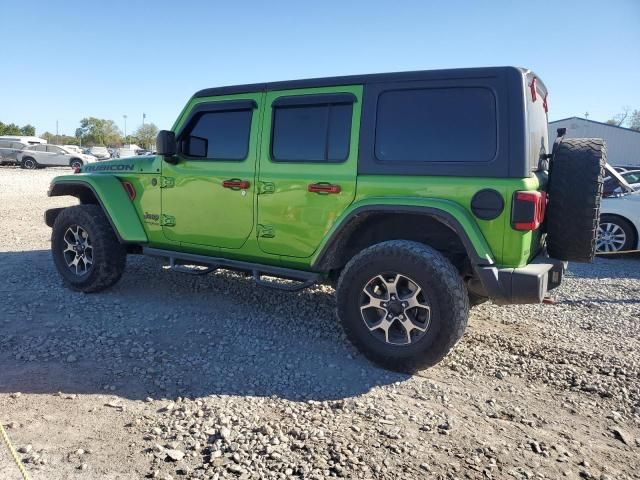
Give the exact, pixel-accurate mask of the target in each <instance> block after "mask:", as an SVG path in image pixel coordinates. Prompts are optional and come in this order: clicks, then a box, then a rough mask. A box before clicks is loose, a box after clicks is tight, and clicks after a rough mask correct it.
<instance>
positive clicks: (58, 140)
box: [56, 120, 60, 144]
mask: <svg viewBox="0 0 640 480" xmlns="http://www.w3.org/2000/svg"><path fill="white" fill-rule="evenodd" d="M56 143H57V144H59V143H60V138H59V137H58V120H56Z"/></svg>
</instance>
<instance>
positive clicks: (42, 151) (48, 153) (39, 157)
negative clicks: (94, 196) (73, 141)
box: [18, 145, 96, 169]
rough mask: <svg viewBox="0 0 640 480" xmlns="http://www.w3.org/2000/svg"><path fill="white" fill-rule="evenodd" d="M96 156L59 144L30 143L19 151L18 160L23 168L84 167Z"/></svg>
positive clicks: (94, 159) (93, 160)
mask: <svg viewBox="0 0 640 480" xmlns="http://www.w3.org/2000/svg"><path fill="white" fill-rule="evenodd" d="M95 161H96V157H94V156H93V155H86V154H84V153H76V152H72V151H71V150H68V149H66V148H64V147H61V146H59V145H30V146H28V147H27V148H25V149H24V150H22V151H21V152H20V153H18V162H20V165H22V168H28V169H34V168H39V167H64V166H70V167H72V168H77V167H82V165H85V164H87V163H93V162H95Z"/></svg>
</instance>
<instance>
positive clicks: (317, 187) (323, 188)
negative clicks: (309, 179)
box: [307, 182, 342, 193]
mask: <svg viewBox="0 0 640 480" xmlns="http://www.w3.org/2000/svg"><path fill="white" fill-rule="evenodd" d="M307 190H308V191H310V192H313V193H340V192H341V191H342V189H341V188H340V185H334V184H332V183H327V182H319V183H311V184H309V186H308V188H307Z"/></svg>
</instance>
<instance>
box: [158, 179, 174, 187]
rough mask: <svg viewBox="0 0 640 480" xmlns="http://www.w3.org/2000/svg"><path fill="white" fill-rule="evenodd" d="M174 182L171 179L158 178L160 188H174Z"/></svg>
mask: <svg viewBox="0 0 640 480" xmlns="http://www.w3.org/2000/svg"><path fill="white" fill-rule="evenodd" d="M175 185H176V180H175V179H174V178H173V177H160V188H171V187H175Z"/></svg>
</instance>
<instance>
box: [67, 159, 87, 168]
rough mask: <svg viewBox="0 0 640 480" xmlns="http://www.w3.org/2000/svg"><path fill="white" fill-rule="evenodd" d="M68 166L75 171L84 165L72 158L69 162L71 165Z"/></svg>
mask: <svg viewBox="0 0 640 480" xmlns="http://www.w3.org/2000/svg"><path fill="white" fill-rule="evenodd" d="M69 165H70V166H71V168H73V169H76V168H82V165H84V164H83V163H82V160H80V159H78V158H74V159H72V160H71V163H70V164H69Z"/></svg>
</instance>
